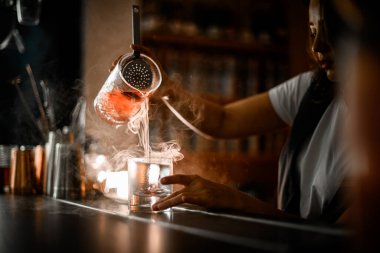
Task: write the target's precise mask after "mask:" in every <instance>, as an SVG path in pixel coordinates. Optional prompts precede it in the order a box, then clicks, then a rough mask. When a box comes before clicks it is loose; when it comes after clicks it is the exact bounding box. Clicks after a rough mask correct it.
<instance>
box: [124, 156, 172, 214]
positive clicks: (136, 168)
mask: <svg viewBox="0 0 380 253" xmlns="http://www.w3.org/2000/svg"><path fill="white" fill-rule="evenodd" d="M172 174H173V162H172V159H171V158H159V157H157V158H155V157H141V158H130V159H128V185H129V207H130V210H131V211H142V212H152V209H151V206H152V205H153V204H154V203H155V202H157V201H159V200H160V199H162V198H164V197H166V196H168V195H170V194H171V193H172V191H173V188H172V185H162V184H161V183H160V179H161V178H162V177H165V176H169V175H172ZM167 210H170V209H167Z"/></svg>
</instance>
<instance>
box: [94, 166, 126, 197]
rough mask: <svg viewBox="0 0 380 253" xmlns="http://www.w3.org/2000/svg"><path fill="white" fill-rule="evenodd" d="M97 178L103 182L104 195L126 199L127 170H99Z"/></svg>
mask: <svg viewBox="0 0 380 253" xmlns="http://www.w3.org/2000/svg"><path fill="white" fill-rule="evenodd" d="M97 179H98V182H100V183H102V182H104V183H105V186H104V189H103V193H104V194H105V196H107V197H109V198H116V199H121V200H128V171H100V172H99V173H98V178H97Z"/></svg>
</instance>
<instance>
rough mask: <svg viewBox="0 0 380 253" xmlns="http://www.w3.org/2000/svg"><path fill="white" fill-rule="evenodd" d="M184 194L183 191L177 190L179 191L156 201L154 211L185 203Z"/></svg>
mask: <svg viewBox="0 0 380 253" xmlns="http://www.w3.org/2000/svg"><path fill="white" fill-rule="evenodd" d="M183 194H184V193H182V192H180V193H178V192H177V193H173V194H171V195H170V196H168V197H166V198H165V199H162V200H160V201H158V202H156V203H155V204H154V205H153V206H152V210H153V211H159V210H164V209H167V208H169V207H172V206H176V205H180V204H183V203H185V202H184V198H183Z"/></svg>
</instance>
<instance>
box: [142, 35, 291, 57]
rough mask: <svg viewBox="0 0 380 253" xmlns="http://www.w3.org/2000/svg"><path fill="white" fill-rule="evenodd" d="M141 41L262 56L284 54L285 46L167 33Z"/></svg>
mask: <svg viewBox="0 0 380 253" xmlns="http://www.w3.org/2000/svg"><path fill="white" fill-rule="evenodd" d="M143 43H144V44H147V45H155V44H157V45H159V46H160V47H164V46H170V47H178V48H180V49H198V50H199V49H200V50H207V51H210V50H211V51H218V52H223V53H226V54H228V53H235V54H246V55H263V56H271V55H272V56H286V55H287V47H286V46H284V45H275V44H265V43H243V42H237V41H231V40H225V41H224V40H219V39H211V38H207V37H197V36H181V35H168V34H162V35H161V34H144V35H143Z"/></svg>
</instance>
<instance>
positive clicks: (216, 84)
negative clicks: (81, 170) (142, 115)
mask: <svg viewBox="0 0 380 253" xmlns="http://www.w3.org/2000/svg"><path fill="white" fill-rule="evenodd" d="M18 2H19V1H15V0H0V11H1V15H0V19H1V22H0V30H1V33H0V42H1V43H2V44H1V50H0V69H1V71H0V110H1V114H0V130H1V135H0V144H4V145H10V144H25V145H26V144H41V143H44V142H45V141H46V136H45V138H44V136H43V133H46V130H44V125H46V120H44V119H43V117H42V116H43V115H41V108H40V106H39V104H38V97H36V93H35V90H34V89H33V88H34V85H33V82H34V81H33V80H32V79H31V75H30V74H31V71H30V69H32V71H33V74H34V79H35V80H36V81H35V82H36V83H37V85H36V86H37V89H38V94H39V95H40V96H41V101H42V102H43V106H44V108H45V109H47V110H46V112H50V113H47V115H46V116H47V118H48V120H47V122H48V125H49V126H48V127H47V128H48V129H49V130H52V129H60V128H62V127H63V126H66V125H69V124H70V121H71V119H72V115H71V114H72V111H73V109H74V107H75V105H76V103H77V102H78V99H79V98H80V97H81V96H85V98H86V101H87V117H86V135H87V140H88V142H89V143H96V144H97V145H96V147H95V149H98V151H99V150H100V151H99V152H101V153H105V154H107V155H109V156H112V155H114V154H115V153H117V152H118V151H121V150H123V149H124V148H127V147H128V145H129V144H130V143H131V142H133V141H134V140H129V137H128V136H127V135H126V133H125V129H124V128H122V127H120V128H115V127H114V126H109V125H107V124H106V123H105V122H103V121H101V120H100V119H98V118H97V116H96V115H95V114H94V111H93V106H92V104H93V100H94V98H95V96H96V94H97V93H98V91H99V90H100V88H101V87H102V85H103V83H104V81H105V80H106V78H107V76H108V74H109V72H108V70H109V68H110V66H111V64H112V62H113V61H114V60H115V59H116V58H117V57H118V56H119V55H121V54H124V53H127V52H131V49H130V44H131V6H132V4H138V5H140V9H141V29H142V44H143V45H145V46H147V47H149V48H151V49H152V50H153V52H154V53H155V54H156V56H157V58H158V59H159V61H160V62H161V64H162V65H163V67H164V69H165V71H166V72H167V73H168V74H169V75H170V76H171V77H173V78H176V79H177V80H180V81H181V82H182V83H183V85H184V87H185V88H186V89H189V90H191V91H193V92H195V93H198V94H200V95H202V96H204V97H206V98H208V99H210V100H214V101H218V102H220V103H227V102H231V101H234V100H237V99H240V98H243V97H247V96H250V95H253V94H255V93H258V92H262V91H265V90H268V89H269V88H271V87H273V86H275V85H277V84H279V83H281V82H282V81H285V80H286V79H288V78H289V77H291V76H293V75H295V74H298V73H300V72H302V71H305V70H308V69H309V67H310V60H309V57H308V55H307V52H306V48H307V38H308V30H307V8H306V6H305V5H304V1H302V0H299V1H291V0H257V1H249V0H238V1H227V0H218V1H216V0H211V1H200V0H188V1H179V0H141V1H137V0H134V1H132V0H126V1H124V0H123V1H120V0H108V1H101V0H87V1H86V0H67V1H58V2H57V1H54V0H42V1H41V0H36V1H31V0H30V1H29V4H36V3H37V4H39V5H40V6H39V7H40V16H39V23H38V24H20V22H19V21H18V17H17V3H18ZM25 4H28V1H25ZM9 38H10V39H9ZM7 40H8V42H7ZM4 41H5V42H4ZM20 41H21V42H20ZM20 43H22V45H23V46H20ZM23 48H24V49H23ZM28 66H29V67H28ZM46 93H48V95H49V96H46ZM45 102H46V103H45ZM153 110H154V109H153ZM154 119H155V120H152V121H151V125H150V128H151V138H152V141H168V140H170V139H173V138H174V139H178V140H180V141H179V142H180V144H181V146H182V152H183V153H184V154H185V159H184V160H183V161H180V162H179V163H178V164H177V165H175V169H176V170H177V171H178V172H179V171H181V172H184V173H197V174H200V175H202V176H204V177H206V178H210V179H212V180H215V181H218V182H221V183H226V184H233V185H236V186H238V187H241V188H244V187H245V186H246V185H255V189H247V190H249V191H254V192H255V194H258V195H261V197H263V198H267V199H269V200H273V201H275V200H274V199H273V198H274V196H275V188H274V187H275V185H276V180H277V169H276V168H277V158H278V155H279V152H280V150H281V147H282V145H283V143H284V141H285V139H286V136H287V129H284V130H282V131H279V132H277V133H274V134H270V135H263V136H255V137H250V138H246V139H233V140H212V141H210V140H206V139H204V138H202V137H200V136H197V135H196V134H195V133H193V132H192V131H189V130H188V129H186V127H184V126H183V125H181V123H180V122H178V121H175V119H173V117H172V115H168V114H167V113H164V112H162V111H158V110H157V112H156V115H155V116H154ZM157 119H159V120H157ZM45 128H46V126H45ZM88 146H90V145H88ZM92 147H93V148H94V145H93V146H92ZM194 158H195V159H194ZM189 161H191V162H189ZM236 167H240V168H241V169H240V170H239V171H241V172H240V173H236V171H235V170H234V168H236ZM216 168H217V169H216ZM252 183H254V184H252Z"/></svg>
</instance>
